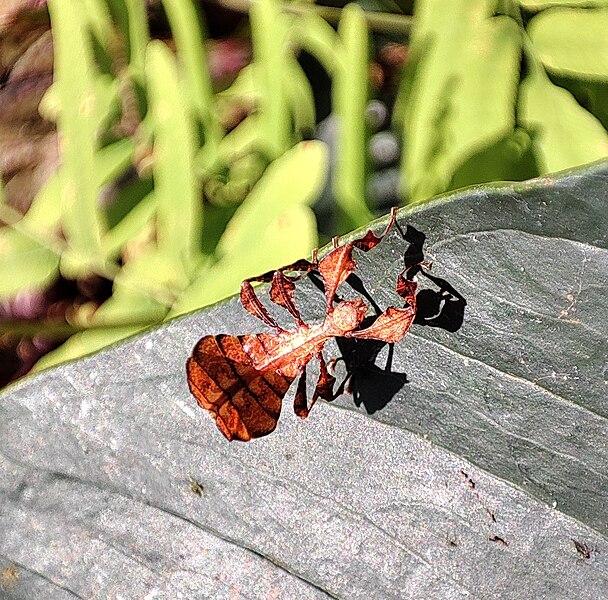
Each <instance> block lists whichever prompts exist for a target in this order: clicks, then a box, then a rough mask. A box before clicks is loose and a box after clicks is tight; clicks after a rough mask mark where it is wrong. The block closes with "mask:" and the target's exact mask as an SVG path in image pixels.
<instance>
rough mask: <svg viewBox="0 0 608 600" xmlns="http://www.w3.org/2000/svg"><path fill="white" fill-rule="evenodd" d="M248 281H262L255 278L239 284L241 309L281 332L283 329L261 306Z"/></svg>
mask: <svg viewBox="0 0 608 600" xmlns="http://www.w3.org/2000/svg"><path fill="white" fill-rule="evenodd" d="M250 281H264V280H263V279H261V278H258V277H255V278H251V279H245V281H243V283H241V304H242V305H243V308H245V310H247V311H248V312H250V313H251V314H252V315H253V316H254V317H257V318H258V319H260V321H263V322H264V323H266V325H269V326H270V327H274V328H275V329H278V330H279V331H283V328H282V327H281V326H280V325H279V324H278V323H277V322H276V321H275V319H274V317H273V316H272V315H271V314H270V313H269V312H268V309H267V308H266V307H265V306H264V305H263V304H262V302H261V301H260V299H259V298H258V296H257V294H256V293H255V290H254V289H253V286H252V285H251V283H250Z"/></svg>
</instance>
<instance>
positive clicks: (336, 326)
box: [186, 209, 425, 441]
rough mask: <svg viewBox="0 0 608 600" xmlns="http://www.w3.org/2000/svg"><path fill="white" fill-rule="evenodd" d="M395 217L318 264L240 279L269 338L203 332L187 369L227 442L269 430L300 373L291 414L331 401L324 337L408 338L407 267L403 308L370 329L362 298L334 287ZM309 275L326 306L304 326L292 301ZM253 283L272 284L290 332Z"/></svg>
mask: <svg viewBox="0 0 608 600" xmlns="http://www.w3.org/2000/svg"><path fill="white" fill-rule="evenodd" d="M395 217H396V210H395V209H393V211H392V213H391V219H390V222H389V224H388V226H387V228H386V230H385V231H384V233H382V234H381V235H380V236H377V235H375V234H374V232H373V231H371V230H370V231H368V232H367V233H366V234H365V235H364V236H363V237H361V238H359V239H356V240H353V241H352V242H348V243H347V244H343V245H339V244H338V238H334V240H333V243H334V248H333V250H331V251H330V252H329V253H328V254H327V256H325V257H324V258H322V259H321V260H317V254H316V251H315V252H314V253H313V257H312V261H308V260H305V259H302V260H299V261H297V262H295V263H294V264H291V265H287V266H285V267H281V268H280V269H278V270H276V271H271V272H269V273H266V274H264V275H260V276H259V277H252V278H251V279H246V280H245V281H243V283H242V284H241V302H242V304H243V307H244V308H245V309H246V310H247V311H249V312H250V313H251V314H252V315H254V316H255V317H257V318H259V319H260V320H261V321H263V322H264V323H266V325H268V326H270V327H272V328H273V329H274V332H273V333H256V334H252V335H239V336H233V335H223V334H220V335H207V336H205V337H203V338H202V339H200V340H199V341H198V343H197V344H196V346H195V347H194V350H193V352H192V356H191V357H190V358H189V359H188V362H187V364H186V370H187V375H188V384H189V386H190V391H191V392H192V394H193V395H194V396H195V397H196V399H197V400H198V403H199V404H200V405H201V406H202V407H203V408H205V409H207V410H208V411H210V412H211V414H212V416H213V417H214V418H215V422H216V424H217V426H218V428H219V430H220V431H221V432H222V433H223V434H224V435H225V436H226V438H228V440H242V441H248V440H250V439H252V438H258V437H262V436H264V435H267V434H269V433H270V432H271V431H273V430H274V428H275V427H276V424H277V420H278V418H279V414H280V412H281V403H282V400H283V397H284V396H285V394H286V393H287V390H288V389H289V387H290V386H291V384H292V382H293V381H294V380H295V379H296V378H297V377H298V376H299V379H298V384H297V389H296V394H295V399H294V410H295V413H296V414H297V415H298V416H299V417H302V418H305V417H307V416H308V413H309V412H310V409H311V408H312V406H313V405H314V404H315V402H316V401H317V399H319V398H322V399H324V400H327V401H331V400H333V399H335V398H336V397H337V394H335V393H334V384H335V381H336V379H335V377H334V376H333V375H332V374H330V372H329V369H328V367H327V364H326V362H325V359H324V357H323V347H324V346H325V343H326V342H327V341H328V340H329V339H331V338H333V337H338V336H341V337H346V338H359V339H374V340H380V341H384V342H389V343H394V342H398V341H399V340H401V339H402V338H403V336H404V335H405V334H406V333H407V331H408V330H409V328H410V326H411V324H412V322H413V321H414V317H415V316H416V287H417V285H416V282H415V281H413V280H410V279H408V278H407V271H408V269H404V271H403V272H402V273H400V274H399V276H398V277H397V286H396V290H397V293H398V294H399V295H400V296H401V297H402V298H403V299H404V300H405V301H406V302H407V306H406V307H405V308H396V307H393V306H391V307H389V308H387V309H386V310H385V311H384V312H383V313H381V314H380V315H378V316H377V317H376V319H375V320H374V322H373V323H372V324H371V325H370V326H369V327H365V328H362V326H361V324H362V322H363V319H364V318H365V316H366V313H367V311H368V306H367V304H366V303H365V302H364V300H363V299H362V298H357V299H354V300H342V299H338V298H337V297H336V292H337V290H338V288H339V287H340V286H341V285H342V284H343V283H344V282H345V281H346V279H347V278H348V276H349V275H350V274H351V273H353V271H354V270H355V267H356V263H355V260H354V259H353V250H354V249H355V248H358V249H359V250H363V251H364V252H368V251H369V250H371V249H372V248H374V247H375V246H377V245H378V244H379V243H380V242H381V241H382V240H383V238H384V237H385V236H386V234H387V233H388V232H389V231H390V229H391V228H392V226H393V224H394V223H395ZM420 264H421V265H423V266H425V263H420ZM409 268H411V267H409ZM313 272H314V273H316V274H318V275H320V277H321V278H322V280H323V283H324V286H325V302H326V308H325V319H324V320H323V322H322V323H319V324H316V325H309V324H307V323H305V322H304V321H303V319H302V317H301V315H300V312H299V310H298V308H297V307H296V304H295V282H296V281H297V280H299V279H301V278H302V277H304V276H305V275H307V274H310V273H313ZM256 281H259V282H270V284H271V285H270V299H271V300H272V302H274V303H275V304H277V305H279V306H281V307H283V308H284V309H286V310H287V311H288V312H289V313H290V314H291V315H292V316H293V318H294V319H295V321H296V327H295V328H294V329H290V330H286V329H283V328H282V327H281V326H280V325H279V324H278V323H277V321H276V320H275V319H274V318H273V317H272V315H271V314H270V313H269V312H268V310H267V309H266V308H265V307H264V305H263V304H262V302H261V301H260V299H259V298H258V296H257V295H256V293H255V291H254V289H253V287H252V285H251V283H252V282H256ZM313 358H316V359H317V360H318V361H319V378H318V380H317V384H316V386H315V390H314V392H313V395H312V400H311V402H310V405H309V404H308V401H307V394H306V367H307V365H308V363H309V362H310V361H311V360H312V359H313Z"/></svg>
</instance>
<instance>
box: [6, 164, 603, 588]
mask: <svg viewBox="0 0 608 600" xmlns="http://www.w3.org/2000/svg"><path fill="white" fill-rule="evenodd" d="M607 196H608V165H607V164H606V163H601V164H597V165H595V166H592V167H588V168H586V169H584V170H579V171H573V172H570V173H566V174H563V175H562V176H560V177H554V178H543V179H538V180H535V181H531V182H527V183H522V184H516V185H502V186H484V187H478V188H472V189H469V190H467V191H464V192H460V193H457V194H452V195H449V196H446V197H444V198H441V199H438V200H436V201H433V202H430V203H427V204H425V205H423V206H419V207H413V208H410V209H408V210H407V211H405V210H404V211H401V213H400V214H399V222H400V225H401V226H402V228H405V226H406V225H410V226H413V227H415V228H416V229H417V230H418V231H420V232H422V233H424V234H425V235H426V244H425V251H426V258H427V259H429V260H432V261H433V263H434V265H433V270H432V273H433V274H434V276H435V277H440V278H443V279H445V280H446V281H448V282H449V284H450V285H451V286H452V288H453V289H454V290H455V291H456V292H458V294H459V295H460V296H461V297H462V298H464V299H465V300H466V308H465V313H464V321H463V323H462V326H461V327H460V328H458V327H452V329H456V330H455V331H449V330H448V329H449V327H448V326H447V325H446V322H443V323H442V321H441V319H440V315H441V313H440V314H439V315H437V314H435V313H434V312H433V310H431V309H432V306H431V305H430V303H429V302H428V298H427V299H426V300H425V302H426V309H425V310H424V311H423V312H424V314H423V317H424V318H423V319H422V321H423V323H420V322H419V323H418V324H415V325H414V326H413V327H412V329H411V331H410V333H409V334H408V335H407V336H406V337H405V339H404V340H403V341H402V342H400V343H399V344H397V345H396V346H395V347H394V352H393V357H392V366H391V369H390V372H388V373H386V372H382V369H384V365H385V362H386V360H387V354H386V350H387V349H386V348H385V349H383V350H382V351H381V352H380V354H379V356H378V359H377V366H376V368H373V367H371V366H370V365H367V366H366V367H360V369H359V370H358V375H357V379H356V381H355V382H354V384H353V385H354V387H355V396H354V400H353V398H351V397H347V396H343V397H341V398H339V399H338V400H337V401H335V402H334V403H332V404H328V403H325V402H319V403H317V405H316V406H315V407H314V409H313V410H312V411H311V413H310V416H309V417H308V418H307V419H306V420H301V419H298V418H296V417H295V416H294V415H293V413H292V410H291V407H290V400H289V398H290V397H291V398H293V393H294V392H295V390H293V389H292V390H291V391H290V392H289V393H288V397H287V399H286V401H285V402H284V410H283V414H282V415H281V419H280V421H279V425H278V427H277V429H276V431H275V432H274V433H272V434H271V435H269V436H268V437H266V438H263V439H261V440H258V441H256V442H252V443H247V444H238V443H232V444H230V443H228V442H227V441H226V440H225V439H224V438H223V437H222V436H221V435H220V434H219V433H218V432H217V429H216V427H215V425H214V424H213V422H212V421H211V420H209V419H208V418H207V415H206V414H205V412H204V411H203V410H201V409H199V408H198V407H197V405H196V402H195V400H194V399H193V398H192V397H191V396H190V394H189V392H188V387H187V383H186V377H185V367H184V364H185V361H186V358H187V357H188V355H189V354H190V352H191V350H192V347H193V346H194V344H195V342H196V341H197V340H198V339H199V338H200V337H202V336H203V335H208V334H217V333H220V332H223V333H227V334H244V333H252V332H256V331H262V330H263V326H262V325H260V324H259V322H258V321H256V320H255V319H254V318H253V317H252V316H251V315H249V314H248V313H247V312H246V311H245V310H243V308H242V307H241V306H240V304H239V303H238V300H237V299H232V300H230V301H227V302H225V303H222V304H218V305H216V306H214V307H211V308H208V309H206V310H205V311H203V312H200V313H196V314H191V315H188V316H186V317H183V318H181V319H177V320H175V321H172V322H171V323H169V324H167V325H165V326H163V327H162V328H160V329H158V330H155V331H152V332H148V333H146V334H145V335H144V336H141V337H139V338H134V339H132V340H130V341H129V342H127V343H123V344H121V345H119V346H116V347H114V348H111V349H108V350H107V351H105V352H102V353H100V354H98V355H96V356H94V357H90V358H87V359H85V360H81V361H78V362H74V363H72V364H67V365H63V366H61V367H60V368H57V369H53V370H49V371H46V372H45V373H42V374H39V375H37V376H35V377H30V378H28V379H25V380H23V381H22V382H21V383H19V384H17V385H15V386H13V387H12V388H10V389H9V390H7V391H6V392H5V393H4V394H3V395H2V397H0V532H2V535H0V572H2V570H3V569H8V568H10V567H11V566H14V567H16V569H17V571H18V573H19V575H20V576H19V578H18V579H17V581H16V582H15V583H14V586H13V587H12V589H11V593H12V594H13V595H14V596H15V595H16V597H28V598H29V597H54V598H55V597H57V598H63V597H65V598H68V597H73V596H72V595H78V596H80V597H94V596H97V597H110V596H111V595H113V594H114V595H123V596H125V597H145V596H146V595H149V594H155V595H157V596H158V597H178V596H179V594H182V595H183V596H184V597H211V598H223V597H230V595H231V594H234V593H240V594H243V595H247V596H248V597H252V598H263V597H268V595H274V596H276V597H279V598H287V597H289V598H292V597H293V598H296V597H297V598H335V597H340V598H371V597H382V598H403V597H414V598H438V599H439V598H441V599H443V598H465V597H467V598H491V597H499V598H517V597H522V596H523V595H525V596H526V597H530V598H541V597H547V598H567V597H573V598H600V597H603V596H604V595H605V590H606V586H608V524H607V521H606V506H607V505H608V450H607V448H608V446H607V444H606V440H607V439H608V402H607V400H606V397H607V395H606V381H607V373H608V371H607V366H606V365H607V362H608V361H607V356H606V352H607V348H608V344H607V343H606V339H607V337H608V336H607V334H608V326H607V324H606V319H605V315H606V311H607V308H608V299H607V297H606V293H605V282H606V281H607V279H608V211H606V197H607ZM385 225H386V221H384V222H382V223H377V224H376V225H375V231H376V233H380V232H381V231H382V230H383V227H384V226H385ZM410 233H411V232H410ZM353 235H355V234H353ZM406 247H407V244H406V243H405V242H404V241H403V240H402V239H401V237H400V235H399V234H398V232H397V231H396V230H393V231H392V232H391V233H390V234H389V235H388V236H387V237H386V239H385V240H384V241H383V242H382V243H381V244H379V245H378V246H377V247H376V248H374V249H373V250H371V251H370V252H368V253H356V260H357V263H358V267H359V268H358V271H357V274H358V276H359V277H360V279H361V281H362V282H363V285H364V287H365V290H366V291H367V292H368V293H369V294H370V296H371V297H372V298H373V299H374V301H375V302H377V304H378V305H379V306H381V307H386V306H388V305H391V304H392V305H395V306H401V305H399V304H398V302H399V297H398V296H397V295H396V293H395V283H396V275H397V273H399V271H400V270H401V269H402V268H403V253H404V251H405V249H406ZM419 283H420V285H421V287H422V288H423V289H424V288H426V287H429V286H430V283H429V282H428V281H426V280H425V279H423V278H420V282H419ZM346 287H347V286H346ZM420 294H422V292H420ZM420 294H419V297H418V302H419V305H420V306H423V305H424V304H425V302H423V300H424V298H423V297H421V295H420ZM296 301H297V302H298V304H299V306H300V307H301V308H302V313H303V317H304V318H305V319H306V320H307V321H313V322H314V321H315V320H317V319H320V318H321V317H322V314H323V304H324V303H323V295H322V293H321V291H320V290H318V289H317V288H316V287H314V286H313V285H308V284H307V282H305V281H302V282H299V283H298V290H297V293H296ZM437 312H438V311H437ZM277 314H278V315H279V318H283V319H284V320H285V322H286V323H287V316H286V313H285V312H284V311H281V310H280V309H279V311H278V313H277ZM441 324H443V326H444V327H439V326H437V325H441ZM431 325H435V326H434V327H433V326H431ZM327 355H328V358H331V357H336V356H338V355H339V352H338V350H337V348H336V347H335V346H334V345H330V346H329V347H328V349H327ZM404 374H406V376H404ZM313 375H314V374H311V376H313ZM290 394H291V396H290ZM193 482H194V483H193ZM491 516H493V519H494V520H493V519H492V518H491ZM587 551H588V552H587ZM587 554H588V558H585V556H586V555H587ZM92 572H95V573H96V574H97V575H96V576H95V577H91V573H92ZM71 594H72V595H71Z"/></svg>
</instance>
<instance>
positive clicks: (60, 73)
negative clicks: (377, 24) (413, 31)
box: [0, 0, 369, 367]
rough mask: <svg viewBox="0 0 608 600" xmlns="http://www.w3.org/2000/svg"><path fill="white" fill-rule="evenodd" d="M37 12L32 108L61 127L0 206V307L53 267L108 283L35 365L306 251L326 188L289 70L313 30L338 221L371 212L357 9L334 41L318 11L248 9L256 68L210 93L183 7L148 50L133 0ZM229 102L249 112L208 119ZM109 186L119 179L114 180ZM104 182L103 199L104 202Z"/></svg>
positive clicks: (189, 5) (351, 221)
mask: <svg viewBox="0 0 608 600" xmlns="http://www.w3.org/2000/svg"><path fill="white" fill-rule="evenodd" d="M48 4H49V12H50V16H51V25H52V30H53V37H54V41H55V77H54V84H53V85H52V87H51V88H50V89H49V90H48V92H47V94H46V96H45V98H44V100H43V102H42V103H41V106H40V110H41V113H43V114H44V116H45V117H46V118H48V119H51V120H54V121H55V122H56V123H57V129H58V134H59V137H60V140H61V152H62V161H61V167H60V169H59V171H58V172H57V173H56V174H55V175H54V176H53V177H51V179H50V180H49V182H48V183H47V185H46V186H45V187H44V188H43V189H42V190H41V191H40V193H39V194H38V196H37V197H36V198H35V200H34V202H33V204H32V206H31V208H30V210H29V211H28V213H27V214H26V215H25V216H22V215H20V214H18V213H16V212H15V211H14V210H13V209H11V208H10V207H9V206H7V205H6V204H5V203H4V202H0V218H1V219H2V221H4V222H5V223H6V224H7V225H9V227H5V228H2V229H0V275H1V276H0V299H6V298H10V297H12V296H14V295H15V294H16V293H18V292H19V291H20V290H22V289H32V288H42V287H45V286H46V285H48V284H49V283H50V282H52V281H53V280H54V279H55V278H56V277H57V276H58V275H59V274H61V275H62V276H64V277H65V278H68V279H76V280H78V279H85V278H87V277H89V276H90V275H93V274H97V275H102V276H104V277H106V278H109V279H111V280H112V282H113V290H112V296H111V297H110V298H109V300H107V301H106V302H105V303H104V304H103V305H102V306H101V307H100V308H99V309H98V310H97V311H95V312H94V313H93V314H91V311H90V308H89V307H88V306H87V307H82V309H78V310H76V311H75V313H74V314H73V315H70V325H71V326H72V328H73V331H74V335H73V336H72V337H71V338H70V339H69V340H68V341H67V342H66V343H64V344H63V345H62V346H60V347H59V348H58V349H57V350H55V351H54V352H52V353H50V354H49V355H47V356H45V357H44V359H43V360H41V361H40V363H39V365H38V366H39V367H46V366H50V365H52V364H56V363H58V362H62V361H64V360H67V359H71V358H75V357H78V356H82V355H84V354H87V353H90V352H92V351H94V350H96V349H98V348H101V347H103V346H105V345H107V344H109V343H112V342H114V341H117V340H119V339H122V338H124V337H125V336H128V335H131V334H133V333H135V332H137V331H140V330H142V329H144V328H146V327H149V326H150V325H153V324H157V323H160V322H162V321H163V320H164V319H166V318H169V317H171V316H174V315H176V314H181V313H183V312H185V311H188V310H193V309H196V308H199V307H200V306H203V305H205V304H209V303H212V302H216V301H218V300H221V299H222V298H224V297H226V296H229V295H231V294H233V293H235V292H236V291H237V290H238V286H239V283H240V281H241V280H242V279H243V278H245V277H247V276H250V275H254V274H256V273H259V272H263V271H267V270H269V269H272V268H274V267H277V266H280V265H281V264H285V263H286V262H291V261H293V260H295V259H297V258H299V257H301V256H305V255H306V254H308V253H309V252H310V250H311V249H312V248H313V247H315V246H316V245H317V244H318V240H317V231H316V222H315V219H314V215H313V213H312V211H311V209H310V206H311V204H312V203H313V202H314V200H315V199H316V198H317V197H318V195H319V193H320V190H321V188H322V186H323V184H324V182H325V180H326V178H327V164H328V152H327V149H326V148H325V147H324V145H323V144H322V143H320V142H302V141H301V140H302V139H303V138H304V137H308V136H309V135H310V134H311V133H312V132H313V131H314V127H315V121H316V118H315V110H314V101H313V97H312V90H311V87H310V84H309V82H308V80H307V79H306V77H305V75H304V73H303V71H302V69H301V67H300V65H299V64H298V62H297V60H296V52H297V51H298V49H299V48H304V47H306V40H310V39H311V35H309V34H308V33H307V31H308V30H309V29H310V30H311V31H319V30H322V31H323V36H324V39H325V42H326V43H327V44H328V45H329V47H331V48H332V56H333V57H334V59H335V60H336V64H338V65H339V66H338V67H336V69H335V70H336V74H335V76H336V84H335V93H336V98H337V99H338V100H337V103H338V104H339V106H340V111H341V112H342V113H343V114H344V115H345V119H344V120H345V123H344V125H343V127H342V132H341V136H342V138H343V139H342V141H341V144H342V145H343V146H348V147H349V148H350V147H351V146H352V148H351V149H350V150H349V151H348V152H345V156H346V155H347V156H348V158H347V160H346V161H345V165H344V168H341V169H339V170H338V172H337V173H336V175H335V177H336V181H337V182H338V184H337V185H338V187H340V188H341V189H343V190H345V191H344V193H342V194H341V195H340V198H341V199H340V209H341V212H342V214H343V215H344V218H343V222H342V228H343V230H346V229H349V228H352V227H355V226H360V225H364V224H365V223H366V222H367V221H368V220H369V212H368V211H367V208H366V207H365V204H364V194H363V190H364V169H365V146H364V139H363V138H364V131H363V130H362V118H363V109H364V106H365V102H366V100H367V88H366V81H367V79H366V77H367V70H366V69H367V67H366V62H367V45H363V46H362V51H359V52H358V53H356V54H355V56H354V57H352V56H350V54H352V52H353V51H355V50H357V48H358V46H357V39H358V38H365V39H366V38H367V28H366V24H365V21H364V18H363V13H362V11H361V10H360V9H358V8H355V7H353V8H350V9H349V10H347V11H346V14H345V18H344V24H343V26H342V25H341V27H340V32H339V33H336V32H335V31H334V30H333V29H331V27H329V26H328V25H327V23H326V22H325V21H324V20H323V19H322V18H321V17H319V16H318V15H315V14H314V13H310V14H307V17H306V19H301V18H300V17H298V16H296V15H294V14H287V13H283V12H282V6H281V4H280V3H279V2H278V1H277V0H260V2H257V3H256V4H255V6H254V7H253V8H252V11H251V15H250V17H251V19H250V20H251V27H252V43H253V50H254V60H253V61H252V63H251V64H250V65H249V66H248V67H246V68H245V69H243V71H242V73H241V74H240V75H239V77H238V78H237V79H236V81H235V82H234V83H233V84H232V85H231V86H230V87H229V88H228V89H227V90H224V91H223V92H221V93H215V92H214V90H213V88H212V82H211V77H210V71H209V68H208V64H207V57H206V53H205V44H204V28H203V27H202V25H203V24H202V23H201V21H200V19H199V15H198V13H197V11H196V8H195V6H196V5H195V3H194V2H192V0H171V1H170V2H169V1H167V2H163V6H164V9H165V12H166V14H167V18H168V21H169V25H170V27H171V29H172V32H173V38H174V41H175V47H176V54H175V55H174V54H173V53H172V52H171V51H170V50H169V48H168V47H167V46H166V45H165V44H164V43H163V42H160V41H151V40H150V35H149V31H148V26H147V22H146V18H145V15H146V7H145V3H144V1H143V0H86V1H85V2H79V1H77V0H66V1H64V0H49V3H48ZM270 31H272V33H273V34H272V35H269V32H270ZM300 42H301V43H300ZM313 46H314V44H313ZM311 50H312V51H313V52H314V47H313V48H312V49H311ZM332 70H333V69H332ZM349 71H352V75H349ZM243 105H244V106H250V107H251V108H252V109H254V110H252V111H251V113H250V115H249V116H248V117H247V118H245V120H244V121H243V122H241V123H240V124H239V125H238V126H237V127H236V128H235V129H234V130H233V131H231V132H230V133H228V134H226V133H225V132H224V131H223V128H222V125H221V120H220V117H221V115H222V111H224V112H230V110H234V108H233V107H235V106H243ZM119 178H121V179H122V180H123V181H127V183H126V184H124V183H123V184H121V185H120V186H118V187H117V186H116V183H115V182H116V181H117V180H118V179H119ZM351 179H352V180H353V181H355V182H356V184H355V185H354V186H353V185H350V184H349V182H348V181H347V180H351ZM256 182H257V183H256ZM108 185H110V186H111V189H112V190H113V192H112V193H113V194H114V199H113V201H111V202H109V203H108V202H101V197H102V194H107V189H108ZM203 192H204V196H205V200H203ZM9 273H10V274H11V276H8V274H9ZM13 274H14V275H13ZM46 325H48V326H49V328H50V327H51V326H52V327H53V328H54V330H58V328H57V325H58V324H57V323H48V324H46ZM59 330H62V331H63V330H65V327H63V329H62V328H59ZM44 331H45V323H41V324H40V333H44Z"/></svg>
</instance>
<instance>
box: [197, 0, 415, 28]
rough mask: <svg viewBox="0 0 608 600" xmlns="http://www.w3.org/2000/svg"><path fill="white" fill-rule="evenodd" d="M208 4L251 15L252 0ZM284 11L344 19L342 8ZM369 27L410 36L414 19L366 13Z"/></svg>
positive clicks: (302, 7)
mask: <svg viewBox="0 0 608 600" xmlns="http://www.w3.org/2000/svg"><path fill="white" fill-rule="evenodd" d="M205 1H206V2H207V3H208V4H216V5H217V6H221V7H223V8H227V9H229V10H233V11H235V12H241V13H249V9H250V8H251V5H252V4H253V2H252V0H205ZM282 8H283V11H284V12H286V13H288V14H293V15H306V14H309V13H314V14H316V15H318V16H320V17H322V18H323V19H325V20H326V21H327V22H328V23H331V24H332V25H337V24H338V23H339V21H340V18H341V17H342V10H343V9H342V8H334V7H331V6H317V5H316V4H283V7H282ZM365 20H366V22H367V26H368V27H369V29H371V30H372V31H376V32H379V33H397V34H402V35H409V33H410V30H411V28H412V23H413V20H414V17H411V16H410V15H398V14H393V13H383V12H371V11H366V12H365Z"/></svg>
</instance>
